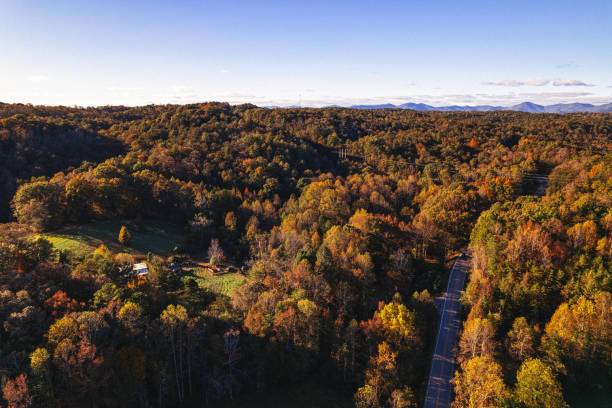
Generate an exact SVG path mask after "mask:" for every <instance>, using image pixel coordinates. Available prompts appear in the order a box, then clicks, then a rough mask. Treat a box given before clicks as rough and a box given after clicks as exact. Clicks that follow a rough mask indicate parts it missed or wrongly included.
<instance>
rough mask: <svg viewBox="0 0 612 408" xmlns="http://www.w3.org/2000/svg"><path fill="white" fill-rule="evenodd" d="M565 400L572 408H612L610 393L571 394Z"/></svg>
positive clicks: (611, 394)
mask: <svg viewBox="0 0 612 408" xmlns="http://www.w3.org/2000/svg"><path fill="white" fill-rule="evenodd" d="M566 399H567V402H568V404H569V405H570V407H572V408H612V392H590V391H589V392H584V393H583V392H571V393H568V395H567V396H566Z"/></svg>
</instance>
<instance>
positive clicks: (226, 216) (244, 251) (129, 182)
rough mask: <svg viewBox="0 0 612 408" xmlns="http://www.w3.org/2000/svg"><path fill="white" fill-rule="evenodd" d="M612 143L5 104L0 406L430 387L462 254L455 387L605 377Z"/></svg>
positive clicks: (580, 132)
mask: <svg viewBox="0 0 612 408" xmlns="http://www.w3.org/2000/svg"><path fill="white" fill-rule="evenodd" d="M611 147H612V115H609V114H595V113H589V114H566V115H556V114H526V113H519V112H511V111H503V112H501V111H500V112H486V113H476V112H415V111H408V110H393V109H389V110H357V109H343V108H325V109H309V108H304V109H266V108H260V107H256V106H254V105H238V106H231V105H229V104H225V103H206V104H193V105H163V106H144V107H100V108H76V107H75V108H68V107H43V106H32V105H8V104H0V220H1V221H3V222H4V223H3V224H0V317H1V319H2V321H3V322H4V323H3V326H2V327H0V385H1V386H2V392H3V398H4V400H5V401H4V402H3V405H6V404H8V406H11V407H12V406H14V407H25V406H41V407H42V406H56V405H61V406H83V405H90V406H142V407H148V406H153V405H157V406H169V407H171V406H202V405H203V404H208V405H209V406H243V405H240V404H244V406H246V405H248V404H249V402H248V401H253V398H255V400H258V401H265V400H262V399H261V398H264V397H263V396H262V395H265V394H266V393H268V394H273V393H275V392H280V390H283V389H285V388H288V389H291V387H296V385H300V384H305V383H307V384H309V386H310V387H312V389H313V390H316V391H312V392H313V393H314V394H313V395H317V393H322V394H323V395H325V396H326V397H325V398H326V399H327V400H329V401H334V404H336V405H337V406H358V407H412V406H421V405H422V403H423V400H424V397H425V394H424V393H425V387H426V385H427V379H428V374H429V372H428V370H429V364H430V361H431V355H432V350H433V345H434V344H433V343H434V339H435V335H436V329H437V319H438V312H437V310H436V307H435V298H436V297H437V296H439V295H440V294H441V293H442V292H443V291H444V287H445V284H446V278H447V276H448V268H449V266H450V265H452V261H453V259H454V257H456V256H457V255H458V254H459V253H460V252H461V251H462V250H464V248H469V251H470V253H471V262H472V267H471V271H470V275H469V277H468V280H469V281H468V284H467V287H466V290H465V292H464V295H463V298H462V302H463V304H464V311H465V313H464V319H463V320H464V323H463V329H462V333H461V336H460V339H459V347H458V359H459V362H460V365H459V366H457V372H456V375H455V380H454V384H455V397H456V398H455V401H454V403H453V404H454V406H456V407H471V406H500V405H501V404H507V406H517V407H518V406H521V407H522V406H524V407H544V406H550V407H560V406H565V404H567V403H566V397H567V395H568V394H569V393H571V392H573V391H581V392H586V391H587V390H589V391H593V392H595V391H596V392H608V393H610V392H612V390H611V389H610V384H612V346H611V345H612V295H611V293H612V265H611V258H612V206H611V201H612V153H611V151H612V149H611ZM341 149H342V150H343V151H346V154H345V155H340V154H339V151H340V150H341ZM160 223H161V224H160ZM101 225H104V226H108V225H117V226H118V227H117V228H116V231H115V230H112V231H108V233H106V231H105V232H104V234H106V235H104V234H101V235H99V236H96V237H95V240H94V239H93V238H91V237H89V236H87V237H86V238H83V236H85V234H84V233H83V234H82V235H81V236H79V237H78V239H83V240H84V239H88V240H89V241H88V244H89V246H86V245H84V244H83V245H81V246H80V247H78V248H79V250H78V251H77V250H75V247H74V246H69V245H68V243H70V242H73V241H74V240H76V239H77V238H76V237H75V236H74V235H70V234H72V233H74V231H79V230H80V231H84V230H85V229H87V231H91V230H95V229H96V228H98V229H100V226H101ZM159 225H165V226H167V228H168V229H173V231H174V230H176V231H179V233H178V234H179V235H180V239H177V240H176V241H180V244H176V245H174V244H173V245H172V246H171V247H172V249H171V250H164V251H162V250H160V249H159V248H161V247H163V245H162V246H160V245H152V244H149V241H146V240H145V239H144V238H143V237H144V236H146V237H148V238H147V239H151V238H149V237H150V236H151V235H156V239H157V240H162V241H163V240H165V239H166V238H165V235H164V231H163V229H161V228H160V229H158V230H154V229H153V226H159ZM151 231H156V232H154V233H151ZM145 233H146V234H148V235H146V234H145ZM58 237H59V238H58ZM60 238H61V239H60ZM71 240H72V241H71ZM166 240H168V241H169V239H166ZM174 241H175V240H174V239H173V240H172V242H174ZM93 243H95V245H94V244H93ZM81 244H82V243H81ZM147 245H148V246H147ZM135 265H144V267H143V266H138V268H139V269H136V267H135ZM143 268H145V269H146V273H144V272H142V273H140V272H138V271H144V270H145V269H143ZM206 271H209V272H210V273H209V272H206ZM200 273H201V274H200ZM229 277H231V280H230V278H229ZM540 385H542V387H544V388H540ZM608 395H609V394H608ZM258 398H259V399H258ZM223 404H229V405H223ZM263 404H265V403H263ZM483 404H484V405H483ZM487 404H488V405H487ZM330 405H333V404H330Z"/></svg>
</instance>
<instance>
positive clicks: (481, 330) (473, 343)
mask: <svg viewBox="0 0 612 408" xmlns="http://www.w3.org/2000/svg"><path fill="white" fill-rule="evenodd" d="M494 335H495V330H494V328H493V324H491V322H490V321H489V320H488V319H481V318H474V319H470V320H467V321H466V322H465V324H464V325H463V333H462V334H461V339H460V340H459V361H467V360H471V359H473V358H474V357H481V356H487V355H492V354H493V350H494V348H495V343H494V341H493V336H494Z"/></svg>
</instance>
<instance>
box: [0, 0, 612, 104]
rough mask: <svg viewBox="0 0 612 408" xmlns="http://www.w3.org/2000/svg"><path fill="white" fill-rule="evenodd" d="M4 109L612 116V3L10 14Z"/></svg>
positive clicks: (6, 16) (1, 67) (3, 12)
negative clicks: (331, 109) (461, 110)
mask: <svg viewBox="0 0 612 408" xmlns="http://www.w3.org/2000/svg"><path fill="white" fill-rule="evenodd" d="M0 21H2V24H0V55H1V57H2V58H1V60H0V101H3V102H24V103H25V102H30V103H35V104H65V105H75V104H76V105H83V106H91V105H105V104H126V105H139V104H146V103H188V102H197V101H209V100H222V101H228V102H231V103H240V102H252V103H256V104H259V105H271V104H278V105H292V104H297V103H298V102H299V100H300V97H301V101H302V104H303V105H311V106H321V105H326V104H340V105H347V104H353V103H382V102H392V103H402V102H408V101H413V102H425V103H431V104H436V105H442V104H481V103H492V104H501V105H511V104H513V103H516V102H522V101H526V100H529V101H533V102H536V103H557V102H592V103H606V102H612V0H581V1H563V0H558V1H537V0H531V1H501V0H497V1H495V0H494V1H464V0H454V1H433V0H430V1H416V0H404V1H384V0H370V1H358V0H353V1H333V0H328V1H318V0H314V1H303V2H297V1H290V0H286V1H278V2H275V1H265V0H259V1H249V2H247V1H231V0H226V1H178V0H177V1H164V2H156V1H147V2H145V1H137V0H135V1H129V0H123V1H112V0H108V1H93V0H92V1H63V0H55V1H31V0H0Z"/></svg>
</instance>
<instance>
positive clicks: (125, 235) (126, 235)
mask: <svg viewBox="0 0 612 408" xmlns="http://www.w3.org/2000/svg"><path fill="white" fill-rule="evenodd" d="M130 239H132V234H130V231H129V230H128V229H127V227H126V226H125V225H122V226H121V229H120V230H119V238H118V241H119V243H120V244H121V245H129V243H130Z"/></svg>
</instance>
